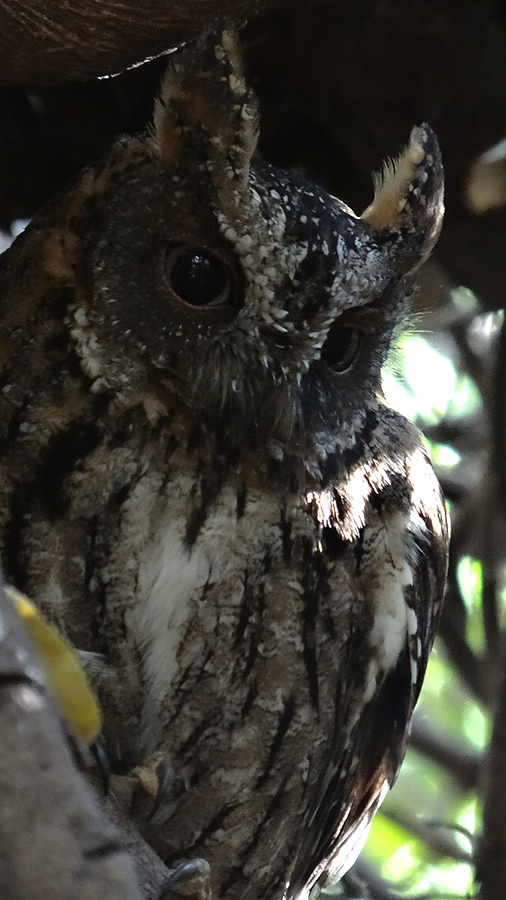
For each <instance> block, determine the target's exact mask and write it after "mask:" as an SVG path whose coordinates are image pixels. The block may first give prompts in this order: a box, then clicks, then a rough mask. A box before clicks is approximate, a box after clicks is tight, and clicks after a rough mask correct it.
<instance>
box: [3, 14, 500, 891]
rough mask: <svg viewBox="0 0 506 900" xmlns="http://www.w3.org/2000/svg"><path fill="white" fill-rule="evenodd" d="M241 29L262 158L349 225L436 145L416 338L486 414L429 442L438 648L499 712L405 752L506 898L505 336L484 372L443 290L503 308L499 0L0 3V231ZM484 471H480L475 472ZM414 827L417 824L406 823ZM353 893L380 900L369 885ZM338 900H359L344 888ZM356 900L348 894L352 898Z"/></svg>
mask: <svg viewBox="0 0 506 900" xmlns="http://www.w3.org/2000/svg"><path fill="white" fill-rule="evenodd" d="M222 12H225V13H227V14H230V15H231V16H232V17H233V18H234V19H235V20H236V22H237V23H239V24H243V23H246V24H245V26H244V28H243V30H242V32H241V37H242V40H243V44H244V48H245V53H246V60H247V67H248V72H249V79H250V81H251V82H252V84H253V85H254V86H255V89H256V91H257V93H258V94H259V97H260V100H261V110H262V136H261V143H260V149H261V151H262V152H263V153H264V154H265V156H266V157H267V158H268V159H270V160H271V161H272V162H275V163H278V164H280V165H282V166H290V167H298V168H301V169H303V170H304V171H305V172H306V173H307V174H308V175H310V176H311V177H313V178H314V179H315V180H316V181H318V182H319V183H320V184H322V185H324V186H325V187H327V188H328V189H330V190H331V191H332V192H333V193H335V194H337V195H338V196H339V197H341V198H342V199H343V200H345V201H346V202H347V203H349V204H350V205H351V206H352V207H353V208H354V209H355V210H356V212H357V213H360V212H361V211H362V209H363V208H365V207H366V206H367V205H368V203H369V202H370V200H371V196H372V182H371V171H372V170H374V169H378V168H379V167H380V165H381V163H382V160H384V159H385V158H387V157H389V156H392V155H393V156H395V155H397V154H398V153H399V149H400V148H401V147H402V145H403V144H404V143H406V141H407V139H408V137H409V133H410V131H411V128H412V127H413V125H415V124H420V123H421V122H423V121H427V122H429V123H430V125H431V126H432V127H433V128H434V129H435V131H436V132H437V134H438V137H439V141H440V144H441V148H442V152H443V159H444V163H445V170H446V184H447V193H446V208H447V212H446V219H445V224H444V228H443V233H442V236H441V239H440V242H439V244H438V246H437V248H436V251H435V253H434V255H433V259H432V260H431V262H430V263H429V264H428V265H427V266H426V268H425V271H424V273H423V277H422V286H423V289H422V291H421V292H420V294H419V297H418V300H417V304H418V308H419V311H420V310H421V311H423V312H424V314H425V319H424V322H423V327H428V328H431V329H432V330H436V331H437V330H439V332H440V333H441V334H442V335H443V336H444V340H445V342H446V345H447V346H451V348H452V354H453V359H454V362H455V364H456V365H457V366H458V367H459V369H460V371H462V372H464V373H467V374H469V375H470V376H471V377H472V378H473V379H474V381H475V382H476V384H477V386H478V388H479V390H480V393H481V397H482V409H481V411H480V412H479V413H478V414H476V415H475V416H474V417H473V418H472V419H461V420H452V421H451V422H450V421H447V422H442V423H441V424H440V425H439V426H437V428H436V429H435V430H434V432H433V433H432V434H430V437H431V438H432V439H433V440H436V441H440V442H441V443H446V444H451V445H452V446H454V447H455V448H457V449H458V450H459V452H461V454H462V458H463V459H464V461H467V462H466V464H465V465H463V466H462V467H460V468H459V467H458V468H457V470H455V471H452V475H451V477H450V476H449V475H448V474H447V473H446V474H445V473H444V472H442V473H441V477H442V480H443V485H444V487H445V490H446V493H447V496H448V498H449V500H450V501H451V503H452V518H453V532H454V542H453V548H452V559H451V566H450V583H449V591H448V600H447V603H446V607H445V612H444V616H443V623H442V628H441V635H442V638H443V641H444V642H445V646H446V650H447V653H448V655H449V658H450V659H451V661H452V662H453V664H454V666H455V669H456V671H457V672H458V673H459V676H460V677H461V678H462V679H463V681H464V682H465V684H466V685H467V687H468V688H469V690H470V691H471V693H472V694H473V695H474V696H475V697H476V698H477V699H478V700H479V701H480V702H481V703H482V704H484V705H485V706H486V707H488V708H490V710H491V711H492V713H496V715H495V723H496V724H495V729H494V734H493V738H492V744H491V749H490V752H489V754H488V756H487V758H486V759H479V758H476V759H469V758H468V757H466V755H465V754H463V753H461V752H460V751H459V748H458V747H456V746H455V747H454V746H447V745H445V744H444V743H443V742H442V741H441V739H440V737H439V736H438V735H437V734H433V733H431V732H430V730H429V731H428V732H427V730H426V729H425V730H423V731H422V730H421V729H416V728H415V734H414V740H415V744H416V746H417V747H418V749H419V750H420V751H421V752H423V753H425V754H427V755H428V756H429V757H432V758H435V759H437V760H438V762H439V763H440V764H441V765H443V766H445V767H446V769H447V770H448V773H449V777H450V776H451V777H454V778H460V779H461V780H463V782H465V784H466V785H467V786H469V787H475V786H478V788H479V790H480V792H481V794H482V796H483V799H484V804H485V806H484V831H483V835H482V836H481V837H480V836H478V838H477V842H476V862H477V867H478V874H479V877H480V879H481V894H480V897H481V900H492V898H493V900H499V898H501V897H506V862H505V860H506V783H505V782H506V764H505V761H506V734H505V733H504V731H505V729H506V724H505V723H506V682H505V678H504V670H505V659H506V655H505V649H504V632H503V631H502V629H501V612H500V610H501V604H500V599H499V594H500V582H501V577H502V576H501V573H502V570H503V567H504V563H505V558H506V552H505V547H506V543H505V541H506V529H505V521H506V516H505V511H506V331H505V330H504V326H502V330H501V331H500V334H499V338H498V340H497V342H496V344H495V345H494V346H493V347H492V348H489V351H488V352H487V354H486V355H485V356H484V355H483V354H480V353H479V352H476V348H475V347H474V346H473V343H472V341H471V340H470V331H469V328H470V325H471V320H472V317H473V316H474V315H475V314H476V309H474V310H473V312H472V313H471V312H463V311H462V310H459V309H457V307H456V306H455V304H454V303H453V301H452V298H451V294H450V288H451V287H455V286H459V285H465V286H466V287H469V288H471V289H472V290H473V291H474V293H475V294H476V297H477V298H478V303H479V304H480V307H481V309H482V310H497V309H502V308H503V307H504V306H505V305H506V304H505V299H504V293H505V289H504V284H505V280H506V149H505V151H504V154H503V155H502V154H501V151H500V150H498V151H497V153H496V154H495V158H490V157H487V156H485V158H482V154H484V153H486V151H489V150H490V148H492V147H494V146H495V145H496V144H498V143H499V142H500V141H501V140H503V139H504V138H506V4H505V3H501V2H492V0H483V2H478V0H460V2H458V3H456V2H454V0H291V2H290V0H285V2H279V0H278V2H276V0H258V2H254V0H187V2H183V0H180V2H173V0H165V2H164V0H144V2H138V3H137V4H134V2H133V0H101V2H100V3H96V2H94V0H67V2H63V0H23V2H20V0H0V51H1V52H0V83H1V84H3V85H4V87H1V88H0V227H1V228H3V229H4V230H7V231H8V230H9V228H10V226H11V223H12V222H13V220H15V219H19V218H29V217H31V216H32V215H33V214H34V213H35V212H36V211H37V210H38V209H39V208H40V206H41V205H42V204H43V203H44V202H45V201H46V200H47V199H49V198H50V197H52V196H53V195H54V194H55V193H56V192H58V191H59V190H60V189H61V188H62V187H63V186H64V185H65V184H66V182H67V181H68V180H69V179H70V178H71V177H72V175H73V174H75V173H76V172H78V171H79V170H80V169H81V168H82V167H83V166H85V165H86V164H88V163H90V162H92V161H95V160H96V159H97V158H99V157H101V156H103V155H106V154H107V152H108V149H109V147H110V145H111V143H112V141H113V140H114V139H115V138H116V137H118V136H119V135H121V134H123V133H135V132H137V131H141V130H143V129H144V128H145V126H146V124H147V123H148V121H149V119H150V115H151V109H152V102H153V96H154V94H155V93H156V90H157V86H158V84H159V82H160V78H161V75H162V73H163V71H164V68H165V60H164V59H163V58H158V59H154V60H152V61H151V62H147V63H146V64H144V65H142V66H140V67H138V68H133V69H130V70H129V71H123V73H122V74H120V75H117V76H116V77H113V78H108V79H105V80H97V76H99V75H104V74H109V73H111V72H116V71H119V70H122V69H124V68H125V67H126V66H132V65H134V64H137V63H139V62H141V61H142V60H143V59H144V58H145V57H146V56H153V55H155V54H158V53H161V52H162V51H165V50H167V49H169V48H170V47H172V46H174V45H175V44H177V43H179V42H181V41H182V40H185V39H190V38H191V37H192V36H194V35H195V34H196V33H197V32H198V31H199V30H200V29H201V27H202V26H203V25H204V24H205V23H206V22H207V21H208V20H209V19H210V18H212V17H213V16H214V15H216V14H217V13H222ZM477 458H479V460H480V465H479V466H478V467H477V468H474V469H473V466H472V465H470V464H469V460H472V459H477ZM466 553H467V554H469V553H471V554H473V555H474V556H475V557H476V558H478V559H480V560H481V561H482V565H483V573H484V582H483V617H484V628H485V642H486V649H485V652H484V653H483V654H479V655H477V654H476V653H474V652H473V651H472V650H471V648H470V647H469V645H468V643H467V640H466V624H467V621H466V620H467V613H466V607H465V605H464V602H463V600H462V597H461V594H460V588H459V584H458V581H457V578H456V568H457V564H458V561H459V559H460V558H461V557H462V556H463V555H464V554H466ZM413 812H414V814H416V810H414V811H413ZM361 890H362V894H361V896H362V895H363V896H365V893H366V892H367V891H368V892H369V894H368V895H369V896H370V897H376V898H387V897H391V896H393V895H392V893H391V891H390V890H389V889H388V887H387V886H386V885H384V884H382V883H381V882H380V881H379V880H378V879H376V878H375V877H374V876H373V874H372V873H367V875H366V884H365V886H363V887H362V888H361ZM349 891H350V894H349V896H357V893H356V888H353V886H350V887H349ZM354 891H355V893H354Z"/></svg>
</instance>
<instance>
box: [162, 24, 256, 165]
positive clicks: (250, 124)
mask: <svg viewBox="0 0 506 900" xmlns="http://www.w3.org/2000/svg"><path fill="white" fill-rule="evenodd" d="M154 126H155V134H154V142H155V146H156V148H157V152H158V154H159V156H160V158H161V161H162V164H164V165H166V166H168V167H173V166H176V167H177V166H180V165H183V166H184V164H185V160H186V159H187V158H190V159H192V160H194V161H197V162H198V160H199V158H201V159H202V161H206V162H207V161H208V162H209V163H210V165H211V167H212V170H213V172H214V173H215V176H217V177H218V178H219V177H220V173H221V174H224V172H225V170H226V174H227V176H228V178H231V177H232V178H233V177H234V176H235V177H239V178H243V179H244V178H247V175H248V173H249V163H250V160H251V157H252V155H253V153H254V151H255V149H256V144H257V140H258V114H257V103H256V99H255V97H254V95H253V93H252V91H251V90H250V89H249V88H248V87H247V86H246V82H245V80H244V75H243V68H242V60H241V53H240V47H239V39H238V35H237V31H236V29H235V28H234V26H233V25H232V24H231V23H230V22H228V21H227V20H220V21H219V22H217V23H214V25H213V26H211V27H210V28H208V29H207V30H206V31H205V32H204V33H203V34H202V35H201V36H200V37H199V38H198V40H197V41H195V42H193V43H191V44H186V45H185V46H184V47H183V48H182V49H181V50H180V51H178V52H177V53H175V54H174V57H173V58H172V60H171V62H170V63H169V68H168V70H167V74H166V76H165V79H164V81H163V84H162V88H161V93H160V97H159V99H158V100H157V101H156V104H155V112H154Z"/></svg>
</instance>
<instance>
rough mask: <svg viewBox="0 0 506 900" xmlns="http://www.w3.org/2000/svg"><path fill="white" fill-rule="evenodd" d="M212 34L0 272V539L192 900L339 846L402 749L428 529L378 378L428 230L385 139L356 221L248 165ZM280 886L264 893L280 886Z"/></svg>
mask: <svg viewBox="0 0 506 900" xmlns="http://www.w3.org/2000/svg"><path fill="white" fill-rule="evenodd" d="M257 130H258V123H257V113H256V103H255V99H254V97H253V95H252V93H251V91H250V90H249V89H248V88H247V86H246V84H245V82H244V78H243V74H242V70H241V62H240V55H239V50H238V43H237V37H236V35H235V33H234V31H233V29H232V28H230V27H228V26H227V27H224V28H221V29H220V28H218V29H211V30H209V31H207V32H206V33H205V35H204V36H203V37H202V38H201V39H200V40H199V41H198V42H197V43H196V44H195V45H188V46H186V47H185V48H184V49H183V50H181V51H180V52H179V53H177V54H175V56H174V58H173V59H172V61H171V63H170V64H169V71H168V74H167V76H166V80H165V83H164V86H163V88H162V94H161V99H160V101H159V102H158V104H157V107H156V112H155V131H154V132H153V134H151V135H148V136H144V137H141V138H138V139H125V140H123V141H121V142H120V143H119V144H117V146H116V147H115V148H114V150H113V152H112V155H111V158H110V159H109V160H108V161H106V162H105V163H104V164H102V165H98V166H96V167H95V168H93V169H90V170H88V171H87V172H85V173H84V174H83V175H82V176H81V177H80V178H79V179H78V181H77V182H76V183H75V185H74V186H73V187H72V188H71V189H70V190H69V191H68V192H67V194H66V195H65V196H64V197H62V198H61V199H59V200H58V201H55V203H53V204H52V205H51V206H50V207H48V208H47V209H46V210H45V211H43V212H42V213H41V214H40V215H39V216H38V217H37V218H36V219H35V220H34V221H33V223H32V224H31V225H30V226H29V228H28V229H27V231H26V233H25V234H24V235H23V236H21V237H20V238H19V239H18V240H17V241H16V242H15V244H14V245H13V247H12V248H11V250H10V251H8V252H7V253H6V254H5V255H4V257H2V260H1V261H0V266H1V268H0V287H1V296H2V301H1V304H2V305H1V347H2V385H3V390H2V393H1V395H0V408H1V416H0V422H1V423H2V431H1V436H0V448H1V465H0V485H1V500H2V504H1V508H2V519H1V522H0V526H1V529H0V536H1V547H2V559H3V564H4V567H5V569H6V573H7V576H8V577H9V578H10V579H11V580H12V581H13V583H14V584H15V585H16V587H18V588H19V589H21V590H24V591H25V592H27V593H28V594H29V595H30V596H31V597H32V598H33V599H35V600H36V601H37V603H38V604H39V605H40V607H41V608H42V610H43V611H44V613H45V614H46V615H47V616H48V617H49V618H50V619H51V620H52V621H53V622H55V623H56V624H57V625H58V626H59V627H60V628H62V630H63V631H64V632H65V633H66V634H67V636H68V637H69V638H70V639H71V641H72V642H73V644H74V645H75V646H76V647H77V648H78V649H79V650H80V651H82V653H83V658H84V660H85V662H86V665H87V668H88V670H89V672H90V675H91V677H92V679H93V682H94V684H95V687H96V690H97V692H98V694H99V697H100V700H101V703H102V707H103V711H104V723H105V733H106V737H107V740H108V744H109V747H110V751H111V754H112V758H113V761H114V762H115V764H116V765H117V766H119V767H120V768H121V769H122V770H123V771H124V770H126V769H128V768H129V767H131V766H134V765H135V764H137V763H140V762H142V761H143V760H146V759H149V758H150V757H151V756H152V755H154V754H156V753H160V752H161V754H162V755H163V756H164V757H165V759H166V760H167V762H168V764H169V765H170V767H171V769H172V772H173V778H172V779H170V783H167V784H166V786H165V790H164V793H163V795H162V796H161V797H160V802H159V804H158V808H157V812H156V815H155V816H154V818H153V820H152V822H151V825H149V823H144V825H143V826H142V827H143V828H144V829H145V831H146V833H147V835H148V837H149V839H150V840H151V842H152V843H153V845H154V846H155V847H156V848H157V850H158V851H159V853H160V855H161V856H162V857H163V858H164V859H165V860H166V861H167V862H168V863H173V862H176V861H179V860H181V859H191V858H193V857H196V856H200V857H204V858H206V859H207V860H208V861H209V863H210V864H211V879H212V885H213V891H214V894H215V896H216V897H219V898H234V900H239V898H248V900H256V898H262V900H268V898H269V897H273V898H276V897H281V896H282V895H283V893H284V892H285V889H286V891H287V895H288V896H289V897H292V896H295V895H296V894H298V893H299V892H300V891H302V890H303V889H304V888H305V887H306V886H311V884H313V883H314V882H315V881H316V880H317V879H322V880H323V879H324V878H326V877H327V876H328V875H329V874H330V875H331V876H332V877H337V876H338V875H339V874H340V873H341V872H342V871H344V870H345V869H346V867H347V866H348V865H349V864H350V862H351V861H352V859H353V856H354V855H355V853H356V851H357V849H358V848H359V846H360V843H361V841H362V839H363V836H364V834H365V831H366V829H367V826H368V823H369V821H370V818H371V816H372V814H373V813H374V811H375V809H376V808H377V806H378V804H379V803H380V801H381V799H382V797H383V795H384V792H385V790H386V789H387V788H388V786H389V785H391V783H392V782H393V780H394V778H395V775H396V773H397V770H398V768H399V765H400V763H401V761H402V757H403V754H404V745H405V738H406V730H407V727H408V724H409V720H410V717H411V714H412V711H413V707H414V704H415V702H416V698H417V696H418V693H419V690H420V686H421V682H422V679H423V675H424V671H425V666H426V662H427V656H428V653H429V650H430V647H431V644H432V640H433V636H434V628H435V622H436V620H437V613H438V609H439V605H440V602H441V598H442V593H443V589H444V579H445V571H446V554H447V540H448V534H447V521H446V513H445V508H444V504H443V502H442V499H441V495H440V491H439V487H438V484H437V482H436V479H435V476H434V474H433V472H432V469H431V466H430V463H429V462H428V460H427V457H426V454H425V451H424V449H423V446H422V443H421V439H420V435H419V433H418V432H417V430H416V429H415V428H414V427H413V426H412V425H410V424H409V423H408V422H407V421H406V420H405V419H403V418H402V417H401V416H400V415H399V414H397V413H396V412H394V411H393V410H391V409H389V408H388V406H387V405H386V403H385V400H384V398H383V396H382V393H381V386H380V371H381V367H382V365H383V363H384V361H385V358H386V355H387V352H388V349H389V345H390V341H391V337H392V333H393V330H394V328H395V327H396V326H397V324H398V322H399V319H400V318H401V316H402V315H403V310H404V305H405V297H406V294H407V292H408V288H409V279H410V277H411V273H412V272H413V271H414V270H415V269H416V268H417V267H418V266H419V264H420V263H421V262H422V261H423V259H425V258H426V256H427V255H428V254H429V253H430V251H431V249H432V247H433V245H434V243H435V241H436V239H437V235H438V233H439V229H440V225H441V218H442V183H443V177H442V168H441V161H440V154H439V149H438V146H437V141H436V138H435V136H434V134H433V133H432V132H431V130H430V129H429V128H428V126H422V127H421V128H418V129H414V130H413V133H412V135H411V141H410V145H409V147H408V148H407V150H406V151H405V153H404V154H403V156H402V157H401V160H400V161H399V162H398V163H397V164H396V166H395V167H394V169H393V170H392V171H387V172H386V175H385V178H384V182H383V184H382V186H381V187H380V188H379V189H378V191H377V195H376V199H375V201H374V202H373V204H372V206H371V207H369V209H368V210H367V211H366V213H365V214H364V216H363V217H362V218H357V217H356V216H355V215H354V214H353V213H352V212H351V210H349V209H348V207H346V206H345V204H343V203H342V202H341V201H340V200H337V199H336V198H333V197H330V196H329V195H328V194H326V193H325V192H324V191H322V190H320V189H319V188H318V187H316V186H315V185H313V184H311V183H310V182H308V181H307V180H306V179H305V178H303V177H302V176H298V175H295V174H290V173H287V172H282V171H280V170H278V169H275V168H274V167H273V166H271V165H269V164H268V163H267V162H264V161H263V160H262V159H260V158H259V157H257V156H255V155H254V152H255V145H256V136H257ZM287 885H288V886H287Z"/></svg>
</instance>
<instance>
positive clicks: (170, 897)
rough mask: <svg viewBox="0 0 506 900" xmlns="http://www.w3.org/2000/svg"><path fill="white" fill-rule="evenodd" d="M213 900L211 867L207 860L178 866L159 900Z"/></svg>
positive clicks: (191, 861)
mask: <svg viewBox="0 0 506 900" xmlns="http://www.w3.org/2000/svg"><path fill="white" fill-rule="evenodd" d="M180 898H184V900H211V867H210V865H209V863H208V862H207V861H206V860H205V859H198V858H197V859H192V860H190V862H186V863H181V865H180V866H177V867H176V868H175V869H174V871H173V872H172V874H171V875H170V877H169V879H168V880H167V882H166V883H165V885H164V887H163V890H162V892H161V894H160V896H159V900H180Z"/></svg>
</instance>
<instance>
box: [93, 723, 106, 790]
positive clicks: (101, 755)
mask: <svg viewBox="0 0 506 900" xmlns="http://www.w3.org/2000/svg"><path fill="white" fill-rule="evenodd" d="M90 751H91V754H92V756H93V759H94V761H95V765H96V768H97V771H98V774H99V776H100V785H101V787H102V789H103V792H104V794H108V793H109V787H110V784H111V766H110V760H109V754H108V752H107V747H106V745H105V741H104V739H103V738H102V737H101V736H99V737H98V738H97V739H96V741H94V742H93V744H92V745H91V747H90Z"/></svg>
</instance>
